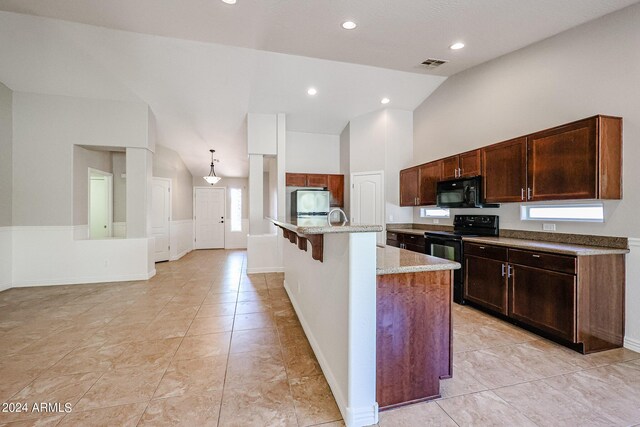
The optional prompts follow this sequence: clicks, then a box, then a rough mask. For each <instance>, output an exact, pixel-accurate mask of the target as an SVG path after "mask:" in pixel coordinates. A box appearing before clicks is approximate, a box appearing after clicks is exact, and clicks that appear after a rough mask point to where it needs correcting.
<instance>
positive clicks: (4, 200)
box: [0, 83, 13, 291]
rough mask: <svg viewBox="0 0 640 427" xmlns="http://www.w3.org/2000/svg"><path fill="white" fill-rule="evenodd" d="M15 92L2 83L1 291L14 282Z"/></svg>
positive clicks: (0, 141) (0, 86)
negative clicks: (12, 231)
mask: <svg viewBox="0 0 640 427" xmlns="http://www.w3.org/2000/svg"><path fill="white" fill-rule="evenodd" d="M12 103H13V92H12V91H11V90H10V89H9V88H8V87H6V86H5V85H3V84H2V83H0V291H1V290H3V289H6V288H8V287H9V286H11V281H12V278H11V276H12V270H13V267H12V250H11V246H12V238H11V235H12V233H11V224H12V215H13V214H12V196H13V189H12V182H13V176H12V172H13V163H12V158H13V153H12V151H13V123H12V121H13V113H12V111H13V107H12Z"/></svg>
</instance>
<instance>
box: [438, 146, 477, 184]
mask: <svg viewBox="0 0 640 427" xmlns="http://www.w3.org/2000/svg"><path fill="white" fill-rule="evenodd" d="M441 162H442V173H441V177H442V180H443V181H446V180H449V179H456V178H466V177H469V176H477V175H480V163H481V160H480V150H473V151H467V152H466V153H462V154H458V155H455V156H451V157H447V158H446V159H442V160H441Z"/></svg>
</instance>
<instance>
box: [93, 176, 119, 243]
mask: <svg viewBox="0 0 640 427" xmlns="http://www.w3.org/2000/svg"><path fill="white" fill-rule="evenodd" d="M112 179H113V177H112V176H111V174H108V173H107V172H102V171H98V170H94V169H91V168H90V169H89V220H88V222H89V238H90V239H105V238H108V237H111V226H112V223H111V221H112V219H111V218H112V215H113V213H112V209H113V206H112V202H111V200H112V196H111V191H112V188H113V184H112V182H113V181H112Z"/></svg>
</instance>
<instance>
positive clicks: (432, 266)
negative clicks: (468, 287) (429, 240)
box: [376, 246, 460, 275]
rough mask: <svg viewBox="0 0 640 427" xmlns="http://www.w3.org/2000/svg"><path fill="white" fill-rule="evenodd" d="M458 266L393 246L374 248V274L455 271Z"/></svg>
mask: <svg viewBox="0 0 640 427" xmlns="http://www.w3.org/2000/svg"><path fill="white" fill-rule="evenodd" d="M459 268H460V264H458V263H457V262H454V261H449V260H446V259H442V258H436V257H432V256H431V255H425V254H420V253H418V252H412V251H408V250H406V249H400V248H396V247H394V246H385V247H380V246H377V247H376V274H377V275H381V274H398V273H416V272H420V271H437V270H457V269H459Z"/></svg>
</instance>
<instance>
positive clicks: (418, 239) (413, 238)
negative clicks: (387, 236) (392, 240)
mask: <svg viewBox="0 0 640 427" xmlns="http://www.w3.org/2000/svg"><path fill="white" fill-rule="evenodd" d="M402 241H403V242H404V243H407V244H410V245H418V246H422V248H423V252H424V236H418V235H416V234H403V235H402Z"/></svg>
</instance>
